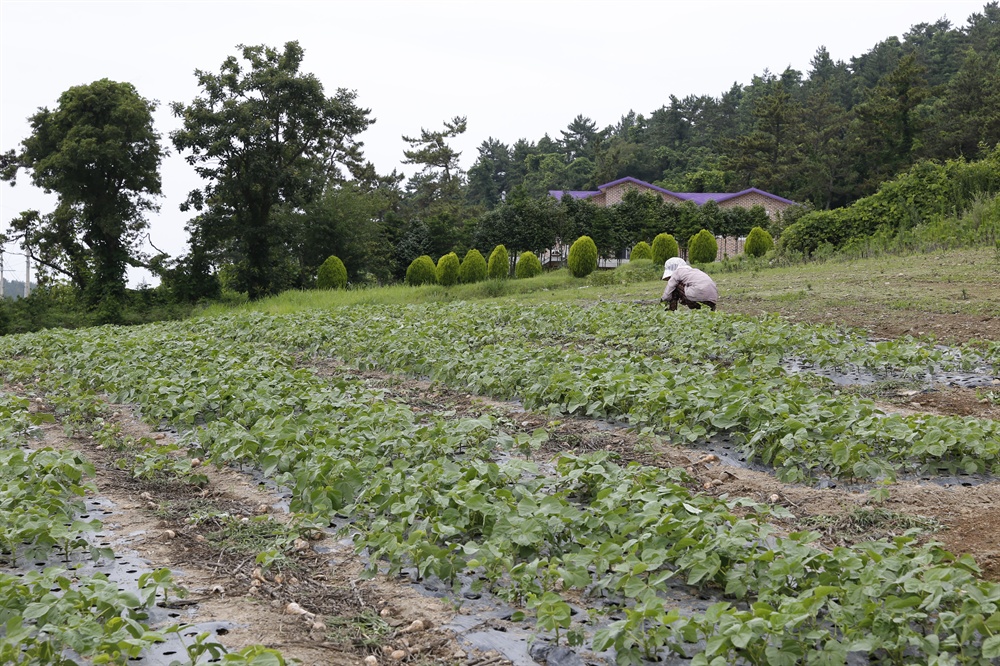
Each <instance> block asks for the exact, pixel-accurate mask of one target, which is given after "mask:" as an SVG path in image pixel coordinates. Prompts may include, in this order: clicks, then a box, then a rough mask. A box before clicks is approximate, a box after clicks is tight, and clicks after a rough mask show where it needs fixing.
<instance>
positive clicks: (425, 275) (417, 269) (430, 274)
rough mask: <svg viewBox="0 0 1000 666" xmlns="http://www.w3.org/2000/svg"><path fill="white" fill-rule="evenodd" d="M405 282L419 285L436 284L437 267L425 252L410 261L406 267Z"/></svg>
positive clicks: (412, 285)
mask: <svg viewBox="0 0 1000 666" xmlns="http://www.w3.org/2000/svg"><path fill="white" fill-rule="evenodd" d="M406 284H408V285H410V286H411V287H419V286H420V285H422V284H437V267H436V266H435V265H434V260H433V259H431V258H430V257H428V256H427V255H426V254H425V255H422V256H419V257H417V258H416V259H414V260H413V261H412V262H410V265H409V267H407V269H406Z"/></svg>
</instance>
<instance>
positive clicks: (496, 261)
mask: <svg viewBox="0 0 1000 666" xmlns="http://www.w3.org/2000/svg"><path fill="white" fill-rule="evenodd" d="M486 273H487V275H488V277H489V278H490V279H491V280H506V279H507V278H509V277H510V255H509V254H507V248H506V247H505V246H503V245H497V246H496V247H495V248H493V251H492V252H490V261H489V265H488V266H487V268H486Z"/></svg>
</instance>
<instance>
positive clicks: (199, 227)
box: [0, 1, 1000, 322]
mask: <svg viewBox="0 0 1000 666" xmlns="http://www.w3.org/2000/svg"><path fill="white" fill-rule="evenodd" d="M240 48H241V50H240V52H239V54H238V55H234V56H231V57H229V58H227V59H226V60H225V61H224V62H223V63H222V65H221V67H219V68H218V70H216V71H212V70H198V71H197V72H196V73H195V76H196V78H197V79H198V84H199V88H200V91H201V92H200V93H199V95H198V96H197V97H195V99H193V100H190V101H186V102H173V103H172V104H171V105H170V107H171V110H172V111H173V113H174V115H175V116H177V117H178V118H179V119H181V121H182V127H181V128H180V129H178V130H176V131H174V132H171V133H170V136H169V139H170V142H171V143H172V146H173V148H174V149H175V150H176V151H177V152H178V153H179V154H181V155H183V156H184V157H185V159H186V160H187V162H188V163H189V164H190V165H191V166H192V168H194V169H195V170H196V171H197V173H198V174H199V175H200V176H201V177H202V178H203V181H204V186H203V187H202V188H201V189H198V190H195V191H193V192H191V193H190V195H189V196H188V198H187V200H186V201H185V203H184V204H183V205H182V210H185V211H189V212H190V215H191V216H190V219H189V222H188V226H187V229H188V232H189V237H190V250H189V252H188V254H186V255H185V256H183V257H177V258H171V257H168V256H166V255H164V254H159V255H155V256H149V255H147V254H144V253H143V252H141V251H140V246H141V244H142V241H143V239H144V238H145V237H146V231H147V229H148V221H147V219H146V216H147V215H148V213H149V212H150V211H153V210H155V209H156V206H157V204H156V198H157V197H158V196H159V195H160V193H161V191H160V178H159V166H160V162H161V160H162V157H163V155H164V154H165V152H166V147H165V146H161V141H162V137H161V136H160V135H159V134H158V133H157V132H156V130H155V128H154V127H153V125H152V111H153V110H154V109H155V107H156V104H157V103H156V102H151V101H149V100H147V99H145V98H143V97H141V96H140V95H139V92H138V91H137V90H136V89H135V88H134V87H133V86H132V85H131V84H128V83H117V82H113V81H108V80H107V79H103V80H101V81H96V82H94V83H91V84H88V85H82V86H77V87H74V88H72V89H70V90H67V91H66V92H65V93H64V94H63V95H62V96H61V97H60V100H59V105H58V107H57V108H56V109H53V110H49V109H40V110H39V112H38V113H37V114H36V115H35V116H33V117H32V118H31V119H30V121H31V125H32V130H33V131H32V134H31V136H29V137H27V138H26V139H24V141H23V142H22V144H21V147H20V148H19V149H18V150H10V151H8V152H6V153H4V154H3V156H2V161H0V175H2V177H3V179H4V180H8V181H14V180H15V179H16V177H17V174H18V172H19V171H22V170H23V171H26V172H27V173H28V174H29V175H30V178H31V181H32V183H33V184H34V185H36V186H39V187H44V188H46V189H48V190H51V191H54V192H55V193H57V194H58V195H59V203H58V205H57V207H56V209H55V210H54V211H52V212H48V213H42V212H39V211H25V212H24V213H22V214H21V215H20V216H19V217H18V218H17V219H15V220H13V221H11V225H10V230H9V231H8V233H7V237H6V238H0V241H3V240H6V241H8V242H16V243H18V244H19V245H20V246H21V247H22V248H24V249H27V250H28V251H30V252H31V255H32V257H33V260H34V263H35V264H36V265H37V267H38V269H39V270H38V277H39V282H40V284H41V285H42V286H43V287H44V286H45V285H46V284H52V285H56V284H58V285H60V286H61V288H63V289H69V290H71V291H72V292H73V293H76V294H78V296H79V300H80V302H81V304H82V307H84V308H85V309H87V310H88V311H91V312H94V313H95V315H94V317H95V320H96V321H111V322H114V321H122V318H123V315H122V310H121V307H124V306H125V305H127V304H128V303H130V302H135V301H136V298H135V296H134V294H133V295H131V296H130V295H128V294H127V293H126V289H125V275H126V270H127V267H128V266H143V267H146V268H149V269H150V270H152V271H154V273H156V274H157V275H158V276H159V277H160V278H161V281H162V283H161V286H160V287H159V288H158V290H157V291H158V295H157V298H159V299H161V300H164V301H173V302H194V301H197V300H199V299H206V298H209V299H210V298H216V297H218V296H219V294H220V293H222V292H223V291H227V290H228V291H233V292H245V293H247V294H248V295H249V296H250V297H251V298H258V297H262V296H265V295H268V294H273V293H277V292H280V291H282V290H284V289H288V288H307V287H312V286H314V285H315V283H316V275H317V270H318V269H319V267H320V266H321V265H322V264H323V262H324V261H325V260H326V259H327V258H328V257H330V256H331V255H336V256H337V257H339V258H340V259H341V260H342V261H343V264H344V266H345V267H346V270H347V273H348V277H349V279H350V281H351V282H352V283H355V284H364V283H376V282H378V283H384V282H388V281H393V280H398V279H401V278H402V277H403V275H404V273H405V271H406V268H407V266H408V265H409V264H410V262H411V261H412V260H413V259H415V258H416V257H419V256H421V255H429V256H431V257H432V258H436V257H440V256H443V255H445V254H447V253H449V252H452V251H454V252H457V253H458V255H459V256H464V254H465V252H466V251H467V250H468V249H470V248H474V247H475V248H478V249H480V250H482V251H483V252H488V251H489V250H490V249H491V248H492V246H493V244H495V243H499V242H507V243H508V245H509V246H511V249H516V250H536V251H538V250H543V249H545V248H546V247H547V246H548V244H551V243H552V242H553V241H554V240H555V239H562V240H566V239H569V238H570V237H571V236H573V235H574V234H577V233H580V232H587V233H591V234H593V235H595V236H598V237H599V238H598V246H599V248H600V249H601V252H602V253H604V254H608V253H613V252H615V251H617V250H619V249H621V248H622V247H624V246H625V245H627V244H629V243H634V242H636V241H638V240H651V237H652V235H654V234H655V232H657V231H658V230H659V231H663V230H664V229H657V224H658V222H657V221H658V220H663V219H672V220H674V222H673V223H674V224H676V230H677V232H678V234H680V235H678V240H680V241H681V243H682V244H683V243H684V242H685V239H686V237H687V236H686V234H687V232H688V231H691V232H692V233H693V232H695V231H697V230H698V228H700V227H702V226H706V224H708V225H709V226H711V224H716V225H729V226H731V227H733V229H739V230H742V229H743V227H744V226H747V225H749V224H751V222H752V223H754V224H756V223H757V222H758V221H759V220H758V217H759V216H757V217H754V216H752V215H751V216H750V217H747V218H746V219H745V220H738V219H735V218H733V219H730V217H731V215H730V217H725V216H720V215H719V214H718V212H717V211H711V210H710V211H707V212H705V211H701V212H699V211H698V210H695V209H693V208H692V209H691V210H686V209H680V208H678V209H670V210H667V211H666V212H663V211H662V210H660V211H659V212H656V213H655V215H654V214H652V213H650V212H649V209H650V206H651V205H652V204H651V202H649V201H642V200H639V199H633V200H631V201H629V202H627V203H628V206H626V207H625V208H623V209H622V211H619V212H620V214H619V215H618V217H619V218H622V219H617V221H616V219H614V218H615V216H614V215H613V214H612V215H604V216H603V217H602V216H600V215H597V216H595V214H594V213H593V211H591V210H588V207H587V206H586V205H578V204H572V203H571V202H558V201H556V200H554V199H552V198H550V197H548V195H547V192H548V191H549V190H553V189H555V190H581V189H595V188H596V186H597V185H600V184H603V183H606V182H610V181H613V180H616V179H618V178H621V177H624V176H632V177H635V178H638V179H641V180H644V181H647V182H650V183H653V184H656V185H659V186H661V187H664V188H667V189H669V190H674V191H681V192H735V191H738V190H741V189H745V188H747V187H757V188H760V189H763V190H767V191H769V192H772V193H774V194H777V195H780V196H782V197H785V198H788V199H792V200H795V201H798V202H802V203H803V204H805V208H804V209H803V210H809V209H814V210H816V211H826V210H831V209H839V208H842V207H846V206H849V205H850V204H852V203H853V202H855V201H858V200H860V199H863V198H865V197H869V196H871V195H873V194H875V193H877V192H878V190H879V188H880V186H881V185H883V184H884V183H886V182H887V181H889V180H891V179H892V178H894V177H896V176H898V175H899V174H902V173H906V172H908V171H910V170H911V169H912V168H914V166H915V165H920V164H922V163H936V164H944V163H946V162H947V163H961V162H963V161H969V162H972V161H975V160H981V159H983V158H986V157H987V156H991V155H993V159H992V160H991V162H995V154H994V153H993V150H994V147H995V146H996V145H997V144H998V143H1000V5H998V3H997V2H995V1H994V2H990V3H988V4H986V5H985V7H984V8H983V10H982V11H981V12H977V13H974V14H973V15H972V16H970V17H969V18H968V21H967V22H966V24H965V25H962V26H954V25H952V24H951V23H950V22H948V21H946V20H939V21H937V22H934V23H921V24H918V25H914V26H913V27H912V28H911V29H910V30H909V31H908V32H906V33H905V34H904V35H902V37H901V38H896V37H890V38H887V39H885V40H884V41H882V42H879V43H878V44H875V45H874V46H873V47H872V48H871V49H870V50H869V51H867V52H866V53H863V54H861V55H858V56H856V57H852V58H851V59H850V61H849V62H842V61H835V60H833V59H832V58H831V57H830V54H829V53H828V52H827V50H826V49H825V48H824V47H822V46H820V47H819V48H818V49H817V51H816V53H815V55H814V56H813V57H812V59H811V62H810V66H809V69H808V71H806V72H800V71H796V70H794V69H790V68H789V69H786V70H785V71H783V72H780V73H775V72H771V71H764V72H761V73H760V74H759V75H757V76H755V77H753V79H752V80H751V81H749V82H747V83H745V84H741V83H734V84H733V85H732V86H731V87H730V88H729V89H728V90H724V91H721V92H719V93H718V94H712V93H709V92H706V93H705V94H702V95H689V96H686V97H683V98H678V97H677V96H675V95H669V94H668V92H669V91H664V96H665V102H664V104H663V105H662V106H661V107H660V108H658V109H652V110H643V111H641V112H636V111H634V110H630V111H628V112H627V113H623V115H622V116H621V119H620V120H619V121H618V122H617V123H615V124H613V125H610V126H608V127H604V128H600V127H598V126H597V125H596V123H595V122H593V121H592V120H591V119H589V118H587V117H585V116H584V115H578V116H577V117H575V118H573V119H571V120H570V121H569V123H568V125H567V126H566V128H565V129H562V130H557V131H555V132H554V133H553V134H552V135H549V134H546V135H544V136H542V137H534V138H532V137H525V138H521V139H518V140H517V141H515V142H514V143H512V144H505V143H503V142H501V141H498V140H496V139H494V138H489V139H487V140H485V141H483V142H482V144H481V145H480V146H479V147H478V155H477V156H476V159H475V162H474V163H473V165H472V166H471V167H470V168H469V169H468V170H467V171H466V170H463V169H462V168H461V165H460V161H459V157H460V155H459V153H458V152H457V151H456V150H455V149H454V148H453V144H454V143H455V142H454V139H455V138H456V137H458V136H459V135H461V134H463V133H465V132H466V130H467V126H468V119H467V118H465V117H461V116H457V117H455V118H452V119H449V120H446V121H445V122H444V123H443V125H442V126H441V127H440V128H429V129H428V128H420V130H419V133H416V134H414V135H412V136H403V137H402V140H403V143H404V146H405V150H404V157H405V159H404V163H406V164H411V165H414V166H415V167H416V168H417V171H416V173H415V175H413V176H412V177H411V178H408V179H407V178H405V177H404V176H403V175H400V174H399V173H397V172H396V171H394V172H393V173H391V174H380V173H378V172H377V171H376V170H375V168H374V166H373V165H372V164H371V163H370V162H368V161H367V160H365V158H364V155H363V152H362V146H361V145H360V144H359V143H358V142H357V140H356V138H357V136H358V135H359V134H360V133H361V132H363V131H364V130H365V129H366V128H367V127H368V126H369V125H370V124H371V123H372V122H373V121H374V116H373V115H372V113H373V112H372V110H370V109H365V108H361V107H359V106H357V104H356V94H355V93H354V92H352V91H347V90H345V89H342V88H339V89H336V90H335V92H334V93H333V95H329V94H328V93H327V92H326V90H325V89H324V86H323V83H321V82H320V81H319V80H318V79H316V77H314V76H313V75H311V74H309V73H307V72H305V71H301V67H302V65H303V61H304V50H303V49H302V48H301V47H300V46H299V45H298V43H297V42H289V43H288V44H286V45H284V47H283V48H273V47H268V46H251V47H240ZM206 64H209V63H206ZM116 123H117V125H116ZM81 128H82V129H81ZM80 136H88V137H89V139H88V140H89V143H87V142H80V143H76V144H74V141H76V140H77V139H78V138H79V137H80ZM95 137H97V138H96V140H95ZM102 142H104V143H102ZM95 145H99V146H100V147H101V148H100V150H95V149H94V146H95ZM95 164H96V165H97V167H96V169H95V166H94V165H95ZM95 171H96V172H99V174H98V175H99V177H95V175H94V174H95ZM629 211H631V212H629ZM643 211H645V212H643ZM628 215H632V217H633V218H635V216H636V215H638V216H639V217H642V216H645V217H644V218H643V219H639V218H635V219H631V218H630V219H624V218H625V217H628ZM706 215H707V217H706ZM748 215H750V214H749V213H748ZM623 216H624V217H623ZM712 216H714V217H712ZM713 219H714V220H715V222H714V223H713V222H712V220H713ZM623 220H624V221H623ZM790 222H791V221H787V220H786V221H785V222H784V224H785V225H787V224H789V223H790ZM602 225H603V226H602ZM616 225H617V226H616ZM734 225H735V226H734ZM800 228H801V227H800ZM780 230H781V229H780V228H779V229H772V231H776V232H779V231H780ZM713 231H718V230H716V229H713ZM681 232H683V234H681ZM602 234H603V235H602ZM602 239H603V240H602ZM805 249H808V248H805Z"/></svg>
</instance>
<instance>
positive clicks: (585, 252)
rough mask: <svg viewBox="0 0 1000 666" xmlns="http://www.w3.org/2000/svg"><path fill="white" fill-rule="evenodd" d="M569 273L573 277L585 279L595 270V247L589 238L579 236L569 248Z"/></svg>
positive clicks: (592, 240)
mask: <svg viewBox="0 0 1000 666" xmlns="http://www.w3.org/2000/svg"><path fill="white" fill-rule="evenodd" d="M568 263H569V272H570V273H572V274H573V277H578V278H582V277H587V276H588V275H590V274H591V273H593V272H594V271H595V270H597V245H596V244H595V243H594V239H593V238H591V237H590V236H580V237H579V238H577V239H576V242H574V243H573V245H571V246H570V248H569V262H568Z"/></svg>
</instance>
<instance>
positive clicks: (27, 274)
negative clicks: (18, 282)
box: [24, 248, 31, 298]
mask: <svg viewBox="0 0 1000 666" xmlns="http://www.w3.org/2000/svg"><path fill="white" fill-rule="evenodd" d="M30 295H31V253H30V252H28V248H25V249H24V297H25V298H27V297H28V296H30Z"/></svg>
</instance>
